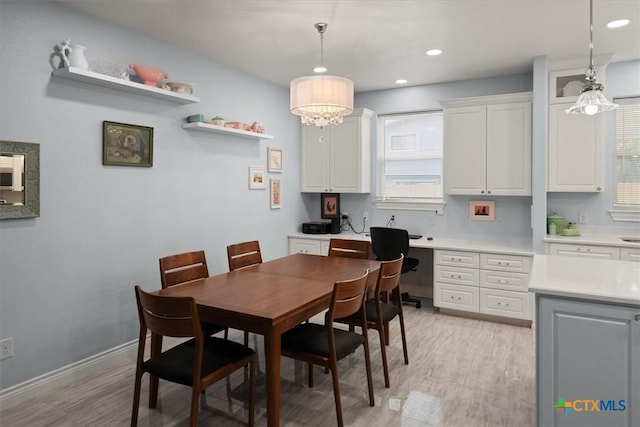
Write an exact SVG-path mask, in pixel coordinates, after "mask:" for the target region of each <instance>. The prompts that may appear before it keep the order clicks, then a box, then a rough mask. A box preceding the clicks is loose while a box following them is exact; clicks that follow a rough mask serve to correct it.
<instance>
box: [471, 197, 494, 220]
mask: <svg viewBox="0 0 640 427" xmlns="http://www.w3.org/2000/svg"><path fill="white" fill-rule="evenodd" d="M469 218H470V219H471V220H473V221H494V220H495V219H496V204H495V202H494V201H491V200H472V201H470V202H469Z"/></svg>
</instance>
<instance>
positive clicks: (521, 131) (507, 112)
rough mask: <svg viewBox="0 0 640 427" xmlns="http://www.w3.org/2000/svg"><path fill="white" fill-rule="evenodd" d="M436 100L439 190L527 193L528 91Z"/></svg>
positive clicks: (529, 151) (498, 194) (528, 177)
mask: <svg viewBox="0 0 640 427" xmlns="http://www.w3.org/2000/svg"><path fill="white" fill-rule="evenodd" d="M441 104H442V105H443V106H444V181H443V184H444V191H445V193H446V194H462V195H493V196H529V195H531V93H530V92H526V93H517V94H508V95H496V96H486V97H476V98H464V99H457V100H449V101H441Z"/></svg>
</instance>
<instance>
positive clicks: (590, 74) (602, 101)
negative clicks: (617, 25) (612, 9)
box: [565, 0, 618, 116]
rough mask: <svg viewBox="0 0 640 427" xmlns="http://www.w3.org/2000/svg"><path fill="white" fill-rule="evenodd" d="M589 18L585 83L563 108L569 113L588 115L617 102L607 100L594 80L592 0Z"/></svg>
mask: <svg viewBox="0 0 640 427" xmlns="http://www.w3.org/2000/svg"><path fill="white" fill-rule="evenodd" d="M589 18H590V21H591V26H590V34H591V38H590V41H589V61H590V62H589V67H588V68H587V69H586V70H585V72H584V74H585V77H586V78H587V83H586V84H585V85H584V86H582V89H580V97H579V98H578V100H577V101H576V103H575V104H574V105H572V106H571V108H568V109H566V110H565V112H566V113H571V114H588V115H590V116H592V115H594V114H597V113H600V112H602V111H611V110H615V109H616V108H618V104H614V103H613V102H611V101H609V100H608V99H607V98H606V97H605V96H604V93H603V90H604V86H603V85H602V84H600V83H598V81H597V80H596V77H597V74H598V70H597V69H596V67H595V66H594V65H593V0H590V8H589Z"/></svg>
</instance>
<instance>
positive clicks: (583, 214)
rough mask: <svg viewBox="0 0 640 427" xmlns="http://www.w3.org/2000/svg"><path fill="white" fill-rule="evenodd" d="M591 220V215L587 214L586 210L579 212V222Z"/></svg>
mask: <svg viewBox="0 0 640 427" xmlns="http://www.w3.org/2000/svg"><path fill="white" fill-rule="evenodd" d="M588 222H589V216H588V215H587V213H586V212H580V213H579V214H578V223H579V224H586V223H588Z"/></svg>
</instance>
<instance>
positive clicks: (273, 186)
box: [269, 178, 282, 209]
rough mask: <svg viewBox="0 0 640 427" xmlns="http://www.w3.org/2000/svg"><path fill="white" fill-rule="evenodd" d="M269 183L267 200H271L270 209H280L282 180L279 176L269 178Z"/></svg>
mask: <svg viewBox="0 0 640 427" xmlns="http://www.w3.org/2000/svg"><path fill="white" fill-rule="evenodd" d="M269 184H270V185H269V188H270V191H269V200H270V201H271V209H280V208H281V207H282V181H281V180H280V178H271V181H270V183H269Z"/></svg>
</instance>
